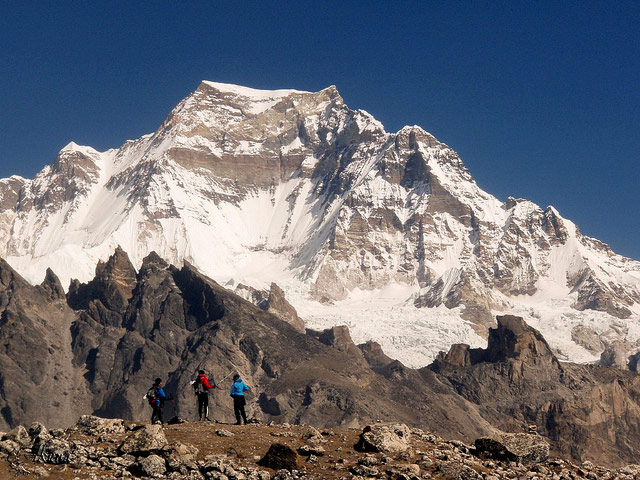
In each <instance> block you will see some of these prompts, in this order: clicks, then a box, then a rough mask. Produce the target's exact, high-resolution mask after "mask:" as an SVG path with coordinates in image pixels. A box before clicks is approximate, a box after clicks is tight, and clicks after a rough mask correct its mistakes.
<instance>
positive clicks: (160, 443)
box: [119, 425, 168, 455]
mask: <svg viewBox="0 0 640 480" xmlns="http://www.w3.org/2000/svg"><path fill="white" fill-rule="evenodd" d="M167 444H168V442H167V437H165V435H164V432H163V430H162V425H145V426H143V427H142V428H140V429H138V430H135V431H134V432H133V434H132V435H130V436H128V437H127V438H125V439H124V441H123V442H122V444H121V445H120V448H119V450H120V452H121V453H130V454H132V455H145V454H150V453H155V452H159V451H160V450H162V449H163V448H164V447H165V446H166V445H167Z"/></svg>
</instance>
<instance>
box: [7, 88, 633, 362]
mask: <svg viewBox="0 0 640 480" xmlns="http://www.w3.org/2000/svg"><path fill="white" fill-rule="evenodd" d="M505 168H506V167H505ZM523 174H526V172H523ZM0 238H2V239H3V242H2V243H1V244H0V257H2V258H4V259H6V261H7V262H8V263H9V264H10V265H11V266H12V267H13V268H14V269H15V270H16V271H17V272H19V273H20V274H21V275H23V276H24V277H25V278H26V279H27V280H28V281H29V282H31V283H33V284H38V283H40V282H41V281H42V279H43V278H44V277H45V274H46V272H47V269H48V268H51V269H52V271H54V272H55V273H56V274H57V276H58V277H59V278H60V280H61V283H62V285H65V286H66V285H70V287H65V289H66V290H67V291H69V289H71V288H72V286H73V285H74V282H73V281H72V280H74V279H75V280H76V283H75V284H76V285H77V284H78V283H79V282H88V281H90V280H91V279H92V278H93V276H94V267H95V265H96V263H97V262H99V261H101V262H105V261H106V260H107V259H108V258H109V256H110V255H112V254H113V252H114V251H116V249H117V248H118V247H120V248H121V249H122V250H123V251H125V252H127V254H128V256H129V258H130V259H131V262H132V264H133V265H134V267H135V268H137V269H139V268H141V267H142V264H143V259H144V258H145V257H147V256H148V255H149V254H150V253H151V252H155V253H157V255H158V256H159V257H160V258H162V259H163V260H164V261H166V262H168V263H170V264H175V265H182V264H183V262H185V261H186V262H188V264H190V265H193V266H194V267H195V268H197V270H198V271H200V272H202V273H203V274H205V275H207V276H208V277H211V278H212V279H214V280H216V281H217V282H219V283H220V284H222V285H225V286H226V287H229V288H232V289H238V291H239V292H241V291H247V290H246V288H247V287H249V288H251V289H253V291H263V290H265V289H266V290H269V289H270V288H271V284H272V283H273V282H275V284H277V285H276V288H281V289H282V291H283V292H284V295H285V296H286V298H287V300H288V301H289V302H290V303H291V304H292V305H293V306H294V307H295V309H296V310H297V314H298V315H299V316H300V317H301V318H302V319H303V320H304V322H305V324H306V325H307V326H308V327H312V328H317V329H321V328H327V327H330V326H333V325H339V324H346V325H348V326H349V328H350V330H351V335H352V336H353V337H354V340H356V341H357V342H364V341H367V340H376V341H378V342H379V343H380V344H381V345H382V346H383V348H384V349H385V351H386V352H387V353H388V354H389V355H390V356H392V357H394V358H398V359H400V360H402V361H403V362H405V363H406V364H408V365H411V366H414V367H420V366H424V365H426V364H428V363H429V362H430V361H431V360H433V358H435V356H436V354H437V352H438V351H440V350H447V349H448V347H449V346H450V345H451V344H453V343H458V342H465V343H468V344H470V345H471V346H473V347H479V346H482V345H486V338H487V332H488V327H489V326H491V325H495V321H494V317H495V315H496V314H499V313H512V314H517V315H520V316H522V317H523V318H525V319H526V321H527V322H528V323H530V324H531V325H533V326H534V327H536V328H537V329H539V330H540V331H541V332H542V333H543V334H544V335H545V337H546V338H547V339H548V340H549V342H550V344H551V346H552V348H553V350H554V352H555V354H556V355H558V357H559V358H560V359H565V360H573V361H578V362H593V361H598V360H599V359H601V358H606V359H609V363H618V364H620V363H621V364H622V365H621V366H625V365H626V362H627V360H626V359H627V358H628V356H629V355H631V354H633V353H635V352H636V351H637V350H638V347H639V345H640V344H639V343H638V339H639V338H640V322H639V320H640V262H638V261H635V260H632V259H628V258H624V257H622V256H620V255H616V254H615V253H614V252H613V251H612V250H611V249H610V248H609V247H608V246H607V245H606V244H604V243H602V242H600V241H598V240H596V239H593V238H589V237H587V236H585V235H583V234H582V233H581V232H580V230H579V228H578V227H577V226H576V225H575V224H573V223H572V222H571V221H570V220H568V219H565V218H563V217H562V216H561V215H560V213H559V212H558V211H557V210H556V209H555V208H553V207H546V208H541V207H539V206H537V205H535V204H533V203H532V202H529V201H527V200H523V199H517V198H508V199H507V200H506V201H500V200H498V199H497V198H495V197H493V196H492V195H490V194H489V193H487V192H484V191H483V190H482V189H481V188H479V187H478V185H477V184H476V182H475V181H474V179H473V177H472V176H471V173H470V172H469V171H468V170H467V168H466V167H465V166H464V164H463V162H462V160H461V159H460V157H459V156H458V155H457V154H456V152H455V151H454V150H453V149H451V148H450V147H449V146H447V145H445V144H443V143H441V142H439V141H438V140H437V139H436V138H434V137H433V136H432V135H430V134H429V133H427V132H426V131H425V130H423V129H422V128H420V127H417V126H412V127H404V128H403V129H401V130H400V131H399V132H397V133H388V132H386V131H385V129H384V127H383V125H382V124H381V123H380V122H378V121H377V120H376V119H375V118H373V117H372V116H371V115H370V114H368V113H367V112H365V111H363V110H352V109H350V108H349V107H348V106H347V105H345V103H344V101H343V99H342V97H341V96H340V94H339V93H338V91H337V89H336V88H335V87H333V86H332V87H329V88H327V89H324V90H322V91H320V92H303V91H296V90H273V91H267V90H255V89H250V88H246V87H240V86H235V85H228V84H220V83H213V82H208V81H204V82H202V83H201V84H200V85H199V86H198V88H197V89H196V90H195V91H194V92H193V93H192V94H191V95H189V96H188V97H187V98H186V99H184V100H183V101H182V102H180V104H179V105H178V106H176V107H175V108H174V109H173V111H172V112H171V113H170V114H169V116H168V117H167V118H166V120H165V121H164V123H163V124H162V125H161V126H160V127H159V128H158V129H157V130H156V131H155V132H154V133H152V134H149V135H145V136H143V137H141V138H139V139H137V140H132V141H128V142H126V143H125V144H124V145H123V146H122V147H120V148H118V149H113V150H108V151H106V152H98V151H96V150H94V149H93V148H91V147H86V146H79V145H76V144H75V143H70V144H69V145H67V146H66V147H65V148H63V149H62V151H60V153H59V154H58V156H57V158H56V159H55V161H54V162H53V164H52V165H50V166H47V167H45V168H44V169H43V170H42V171H41V172H40V173H38V174H37V175H36V176H35V178H33V179H24V178H21V177H18V176H12V177H10V178H7V179H2V180H0ZM243 289H244V290H243Z"/></svg>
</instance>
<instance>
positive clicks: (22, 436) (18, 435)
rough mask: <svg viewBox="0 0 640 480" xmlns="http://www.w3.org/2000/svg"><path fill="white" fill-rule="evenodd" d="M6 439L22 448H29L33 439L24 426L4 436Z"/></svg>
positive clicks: (19, 426)
mask: <svg viewBox="0 0 640 480" xmlns="http://www.w3.org/2000/svg"><path fill="white" fill-rule="evenodd" d="M4 439H5V440H11V441H13V442H16V443H17V444H19V445H20V446H21V447H28V446H29V445H31V437H30V436H29V432H28V431H27V429H26V428H24V427H23V426H22V425H18V426H17V427H16V428H14V429H13V430H11V431H9V432H7V433H6V434H5V435H4Z"/></svg>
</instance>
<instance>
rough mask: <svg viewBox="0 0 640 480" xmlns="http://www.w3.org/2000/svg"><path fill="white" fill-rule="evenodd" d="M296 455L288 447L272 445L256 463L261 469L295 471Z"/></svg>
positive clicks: (296, 466) (296, 464)
mask: <svg viewBox="0 0 640 480" xmlns="http://www.w3.org/2000/svg"><path fill="white" fill-rule="evenodd" d="M297 457H298V455H297V454H296V452H295V450H293V449H292V448H291V447H289V446H288V445H284V444H282V443H274V444H272V445H271V446H270V447H269V450H268V451H267V453H266V454H265V456H264V457H262V459H261V460H260V461H259V462H258V465H260V466H261V467H266V468H271V469H273V470H288V471H292V470H296V469H297V468H298V461H297Z"/></svg>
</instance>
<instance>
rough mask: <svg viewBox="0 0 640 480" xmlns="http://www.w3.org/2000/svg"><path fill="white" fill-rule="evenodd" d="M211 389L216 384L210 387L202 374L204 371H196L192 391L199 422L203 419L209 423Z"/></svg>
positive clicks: (214, 383)
mask: <svg viewBox="0 0 640 480" xmlns="http://www.w3.org/2000/svg"><path fill="white" fill-rule="evenodd" d="M213 388H216V382H213V385H211V383H209V379H208V378H207V376H206V375H205V374H204V370H198V376H197V378H196V379H195V381H194V384H193V391H194V393H195V394H196V397H197V399H198V415H199V417H200V421H201V422H202V420H203V419H205V420H206V421H207V422H210V421H211V419H210V418H209V390H211V389H213Z"/></svg>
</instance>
